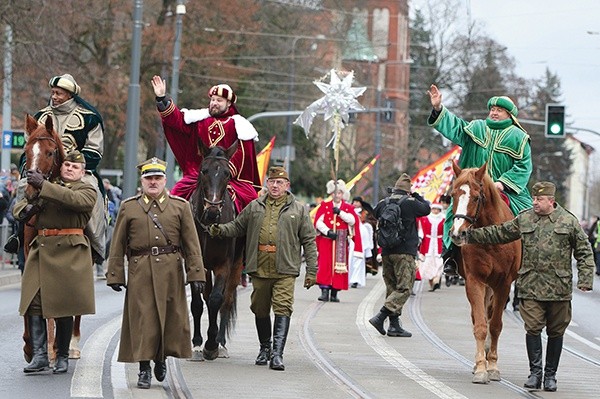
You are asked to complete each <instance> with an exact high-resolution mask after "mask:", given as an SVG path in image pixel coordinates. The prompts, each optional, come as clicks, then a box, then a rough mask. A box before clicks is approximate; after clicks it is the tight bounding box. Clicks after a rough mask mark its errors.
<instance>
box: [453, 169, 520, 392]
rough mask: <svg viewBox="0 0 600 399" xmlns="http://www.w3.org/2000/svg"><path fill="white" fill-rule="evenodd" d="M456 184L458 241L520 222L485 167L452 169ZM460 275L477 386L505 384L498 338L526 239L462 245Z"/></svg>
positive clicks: (455, 222)
mask: <svg viewBox="0 0 600 399" xmlns="http://www.w3.org/2000/svg"><path fill="white" fill-rule="evenodd" d="M452 167H453V169H454V174H455V176H456V180H455V181H454V183H453V184H454V189H453V191H452V198H453V210H454V223H453V225H452V229H451V230H450V234H452V236H454V237H458V236H460V233H461V232H462V231H464V230H466V229H470V228H476V227H483V226H489V225H497V224H501V223H503V222H506V221H508V220H511V219H513V218H514V215H513V214H512V212H511V210H510V208H509V207H508V205H507V204H506V202H504V200H503V199H502V196H501V195H500V191H499V190H498V189H497V188H496V187H495V186H494V183H493V182H492V179H491V178H490V177H489V175H488V174H487V173H486V170H487V165H486V164H484V165H483V166H482V167H480V168H478V169H477V168H470V169H462V170H461V169H460V168H459V167H458V166H457V165H456V164H455V163H454V162H453V164H452ZM458 258H459V259H458V260H457V261H458V262H457V263H458V265H459V273H460V274H461V275H462V276H463V277H464V278H465V290H466V294H467V299H468V300H469V303H470V304H471V321H472V322H473V335H474V336H475V341H476V352H475V367H474V375H473V383H478V384H486V383H488V382H489V381H490V380H492V381H500V371H499V370H498V337H499V336H500V333H501V332H502V313H503V311H504V306H505V305H506V301H507V299H508V295H509V293H510V285H511V283H512V282H513V281H514V280H515V278H516V277H517V272H518V270H519V266H520V264H521V240H518V241H513V242H511V243H508V244H499V245H484V244H468V245H464V246H461V248H460V255H459V256H458Z"/></svg>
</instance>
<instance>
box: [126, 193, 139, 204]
mask: <svg viewBox="0 0 600 399" xmlns="http://www.w3.org/2000/svg"><path fill="white" fill-rule="evenodd" d="M141 196H142V195H141V194H138V195H134V196H133V197H129V198H126V199H124V200H121V203H125V202H129V201H133V200H136V201H137V200H138V198H140V197H141Z"/></svg>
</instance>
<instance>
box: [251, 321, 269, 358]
mask: <svg viewBox="0 0 600 399" xmlns="http://www.w3.org/2000/svg"><path fill="white" fill-rule="evenodd" d="M254 323H255V324H256V332H257V333H258V341H259V342H260V351H259V352H258V356H257V357H256V361H255V362H254V364H256V365H257V366H265V365H266V364H267V363H268V362H269V359H271V317H270V316H269V317H255V318H254Z"/></svg>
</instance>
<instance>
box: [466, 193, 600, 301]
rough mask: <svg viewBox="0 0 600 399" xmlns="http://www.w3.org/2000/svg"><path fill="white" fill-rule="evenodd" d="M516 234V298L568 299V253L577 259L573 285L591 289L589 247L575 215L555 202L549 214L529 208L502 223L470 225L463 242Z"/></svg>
mask: <svg viewBox="0 0 600 399" xmlns="http://www.w3.org/2000/svg"><path fill="white" fill-rule="evenodd" d="M519 238H521V239H522V242H523V259H522V262H521V268H520V269H519V276H518V278H517V288H518V289H519V298H523V299H534V300H537V301H568V300H571V297H572V294H573V268H572V266H571V258H572V256H574V257H575V259H576V260H577V270H578V273H577V274H578V282H577V287H578V288H587V289H592V284H593V274H594V255H593V253H592V248H591V246H590V243H589V241H588V239H587V236H586V234H585V232H584V231H583V229H582V228H581V226H580V225H579V221H578V220H577V218H576V217H575V216H574V215H573V214H571V213H570V212H569V211H567V210H566V209H564V208H562V207H561V206H560V205H558V204H556V208H555V209H554V211H553V212H552V213H551V214H550V215H546V216H540V215H536V214H535V212H534V211H533V209H529V210H526V211H523V212H521V213H520V214H519V215H517V217H516V218H515V219H513V220H510V221H508V222H506V223H504V224H501V225H495V226H487V227H482V228H478V229H474V230H472V231H470V232H469V234H468V239H467V240H468V241H467V242H468V243H469V244H474V243H480V244H486V243H489V244H501V243H507V242H510V241H514V240H517V239H519Z"/></svg>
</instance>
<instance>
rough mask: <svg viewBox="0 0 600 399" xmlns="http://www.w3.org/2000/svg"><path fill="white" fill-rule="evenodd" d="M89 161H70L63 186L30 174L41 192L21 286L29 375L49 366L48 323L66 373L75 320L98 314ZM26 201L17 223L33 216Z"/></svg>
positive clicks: (75, 156) (57, 369)
mask: <svg viewBox="0 0 600 399" xmlns="http://www.w3.org/2000/svg"><path fill="white" fill-rule="evenodd" d="M84 174H85V158H84V157H83V155H82V154H81V153H80V152H79V151H76V150H75V151H73V152H71V153H70V154H69V155H67V156H66V158H65V161H64V162H63V164H62V166H61V168H60V176H61V180H60V182H58V183H51V182H48V181H46V180H44V176H43V175H42V174H41V173H40V172H39V171H37V170H30V171H27V183H28V184H30V185H32V186H33V187H35V188H37V189H39V190H40V194H39V196H38V198H36V199H35V203H36V205H35V206H36V207H39V210H38V215H37V219H36V223H35V228H36V229H37V230H38V235H37V237H35V239H34V240H33V241H32V243H31V248H30V250H29V256H28V257H27V263H26V265H25V271H24V273H23V279H22V280H21V304H20V306H19V313H20V314H21V315H23V316H26V317H27V318H28V322H29V331H30V335H31V340H32V346H33V358H32V360H31V362H30V363H29V364H28V365H27V366H26V367H25V369H24V370H23V371H24V372H25V373H32V372H38V371H43V370H45V369H46V368H47V367H48V366H49V362H48V341H47V331H46V322H45V320H44V319H49V318H54V319H55V320H56V344H57V347H58V348H57V356H56V363H55V366H54V373H65V372H67V369H68V365H69V342H70V340H71V334H72V331H73V316H74V315H84V314H94V313H95V302H94V276H93V272H92V253H91V246H90V242H89V239H88V238H87V237H86V236H85V235H84V234H83V228H84V227H85V225H86V224H87V222H88V220H89V219H90V216H91V213H92V209H93V208H94V204H95V202H96V190H95V189H94V187H93V186H92V185H90V184H88V183H84V182H82V181H81V178H82V177H83V175H84ZM33 206H34V205H33V204H28V203H27V200H26V199H23V200H21V201H20V202H19V203H17V204H16V205H15V207H14V209H13V213H14V215H15V217H16V218H22V217H23V216H24V215H25V214H29V213H31V208H32V207H33Z"/></svg>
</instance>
